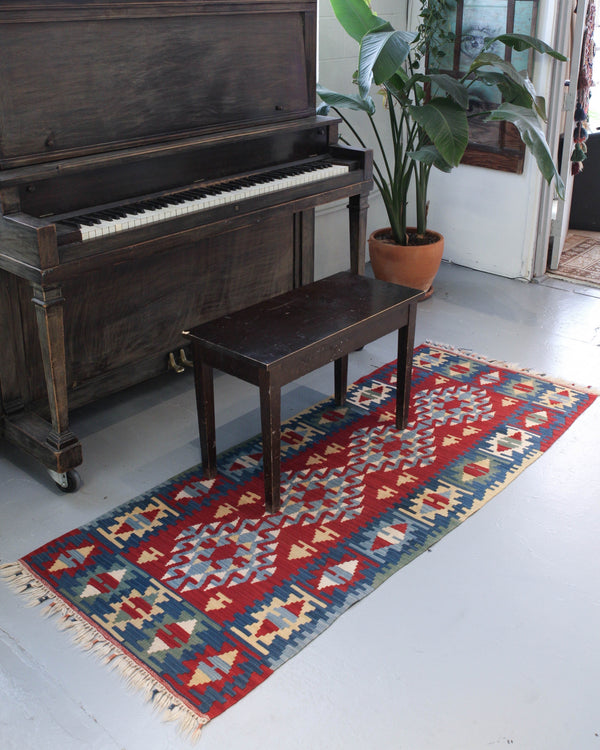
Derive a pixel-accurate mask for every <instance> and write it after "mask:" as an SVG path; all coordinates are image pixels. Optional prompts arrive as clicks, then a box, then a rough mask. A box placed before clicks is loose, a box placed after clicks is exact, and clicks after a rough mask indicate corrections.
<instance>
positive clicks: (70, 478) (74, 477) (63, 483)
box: [48, 469, 81, 492]
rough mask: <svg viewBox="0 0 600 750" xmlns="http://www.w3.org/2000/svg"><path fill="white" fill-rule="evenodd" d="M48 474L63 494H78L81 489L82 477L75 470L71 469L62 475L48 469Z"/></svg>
mask: <svg viewBox="0 0 600 750" xmlns="http://www.w3.org/2000/svg"><path fill="white" fill-rule="evenodd" d="M48 474H50V476H51V477H52V479H53V480H54V482H55V484H56V486H57V487H58V489H59V490H62V491H63V492H77V490H78V489H79V488H80V487H81V477H80V476H79V472H78V471H76V470H75V469H69V471H65V472H62V473H59V472H57V471H52V469H48Z"/></svg>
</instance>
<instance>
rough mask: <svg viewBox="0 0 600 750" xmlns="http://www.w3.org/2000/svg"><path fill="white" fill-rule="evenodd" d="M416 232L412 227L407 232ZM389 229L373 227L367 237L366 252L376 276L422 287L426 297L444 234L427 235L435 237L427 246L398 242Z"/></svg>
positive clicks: (440, 258)
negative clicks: (374, 228) (394, 240)
mask: <svg viewBox="0 0 600 750" xmlns="http://www.w3.org/2000/svg"><path fill="white" fill-rule="evenodd" d="M414 231H416V230H415V229H414V228H413V227H409V228H408V232H414ZM389 233H390V229H389V228H388V229H376V230H375V231H374V232H373V234H372V235H371V236H370V237H369V255H370V257H371V265H372V267H373V273H374V274H375V278H376V279H382V280H383V281H393V282H394V283H395V284H402V285H403V286H409V287H412V288H413V289H422V290H423V291H424V292H427V297H429V296H431V294H433V287H432V285H431V284H432V282H433V280H434V278H435V276H436V274H437V272H438V269H439V267H440V263H441V262H442V255H443V254H444V237H443V236H442V235H441V234H438V233H437V232H431V231H430V230H428V233H429V234H432V235H435V237H437V239H436V241H434V242H431V243H429V244H427V245H397V244H396V243H395V242H392V241H390V239H380V238H379V235H381V236H383V237H386V236H387V237H389Z"/></svg>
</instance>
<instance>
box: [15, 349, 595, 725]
mask: <svg viewBox="0 0 600 750" xmlns="http://www.w3.org/2000/svg"><path fill="white" fill-rule="evenodd" d="M394 369H395V368H394V366H393V364H389V365H386V366H385V367H383V368H381V369H380V370H378V371H376V372H375V373H373V374H372V375H370V376H369V377H367V378H364V379H362V380H361V381H359V382H358V383H357V384H355V385H354V386H352V387H351V389H350V391H349V397H348V403H347V405H346V406H345V407H343V408H340V407H336V406H335V405H334V403H333V402H332V401H326V402H323V403H321V404H319V405H317V406H315V407H312V408H310V409H308V410H307V411H305V412H303V413H301V414H300V415H298V416H296V417H295V418H293V419H291V420H289V421H288V422H287V423H286V424H285V425H284V427H283V432H282V456H283V461H284V462H283V466H282V469H283V482H284V495H283V498H284V505H283V508H282V511H281V512H280V513H278V514H274V515H266V514H265V513H264V507H263V501H262V476H261V446H260V440H259V438H258V437H257V438H255V439H253V440H250V441H248V442H246V443H244V444H242V445H240V446H238V447H236V448H235V449H232V450H229V451H227V452H225V453H223V454H222V455H221V456H220V458H219V471H220V473H219V475H218V477H217V478H216V479H214V480H203V479H202V478H201V475H200V473H199V468H198V467H195V468H194V469H191V470H190V471H188V472H186V473H184V474H181V475H180V476H177V477H175V478H174V479H171V480H169V481H168V482H166V483H165V484H163V485H161V486H159V487H156V488H154V489H153V490H151V491H150V492H147V493H146V494H144V495H141V496H140V497H137V498H135V499H134V500H131V501H130V502H128V503H126V504H124V505H122V506H120V507H118V508H116V509H114V510H113V511H111V512H110V513H107V514H106V515H104V516H102V517H100V518H98V519H96V520H95V521H93V522H92V523H90V524H88V525H87V526H83V527H81V528H79V529H76V530H74V531H70V532H69V533H67V534H64V535H63V536H62V537H60V538H59V539H56V540H54V541H52V542H49V543H48V544H45V545H44V546H43V547H40V548H39V549H37V550H35V551H34V552H32V553H31V554H29V555H26V556H25V557H24V558H22V560H20V561H19V562H17V563H10V564H8V565H5V566H3V569H2V571H1V572H2V575H3V577H4V578H6V579H7V580H8V581H9V583H10V584H11V585H12V586H13V587H14V588H15V589H17V590H18V591H20V592H21V593H22V594H24V595H25V596H26V597H27V598H28V599H29V601H30V602H33V603H40V604H43V605H46V607H47V608H48V610H49V611H50V612H51V613H55V614H57V615H59V616H60V622H61V623H62V626H63V627H68V628H72V630H73V632H74V634H75V636H76V640H77V642H78V643H79V644H81V645H83V646H84V647H86V648H88V649H90V650H92V651H95V652H96V653H97V654H98V655H99V656H101V657H102V658H103V659H104V660H106V661H107V662H110V663H111V664H113V665H114V664H117V665H118V666H119V667H120V668H121V669H122V670H123V672H124V673H125V675H126V676H127V678H128V679H129V680H130V681H131V682H133V683H134V684H137V685H138V686H139V687H140V688H141V689H142V690H144V691H145V693H146V696H147V698H148V700H151V701H153V702H154V703H155V705H156V706H157V707H159V708H161V709H162V710H164V711H165V712H166V713H167V714H168V716H169V718H175V719H179V720H180V721H181V724H182V727H183V729H184V730H186V731H188V732H190V734H192V735H194V734H197V733H198V732H199V730H200V727H201V726H202V725H203V724H205V723H206V722H207V721H209V720H210V719H212V718H214V717H215V716H217V715H218V714H220V713H222V712H223V711H224V710H225V709H226V708H228V707H229V706H231V705H232V704H234V703H235V702H236V701H238V700H239V699H240V698H242V697H243V696H244V695H246V694H247V693H248V692H249V691H250V690H252V689H253V688H255V687H256V686H257V685H259V684H260V683H261V682H262V681H263V680H265V679H266V678H267V677H268V676H269V675H270V674H271V673H272V672H273V671H274V670H275V669H277V667H279V666H280V665H281V664H283V663H284V662H285V661H286V660H287V659H289V658H290V657H292V656H294V655H295V654H296V653H298V651H299V650H300V649H301V648H303V647H304V646H305V645H306V644H308V643H309V642H310V641H311V640H312V639H314V638H315V637H316V636H318V635H319V633H321V632H322V631H323V630H324V629H325V628H327V627H328V626H329V625H331V623H332V622H333V621H334V620H335V619H336V618H337V617H339V616H340V615H341V614H342V613H343V612H344V611H345V610H346V609H348V607H349V606H350V605H351V604H353V603H354V602H356V601H357V600H359V599H361V598H362V597H364V596H365V595H366V594H368V593H369V592H370V591H372V590H373V589H374V588H375V587H377V586H379V585H380V584H381V583H382V582H383V581H385V579H386V578H387V577H388V576H390V575H391V574H392V573H394V572H395V571H397V570H398V569H399V568H401V567H402V566H403V565H405V564H406V563H408V562H410V561H411V560H412V559H413V558H415V557H416V556H417V555H419V554H421V553H422V552H423V551H425V550H426V549H427V548H428V547H430V546H431V545H432V544H434V542H436V541H438V540H439V539H440V538H441V537H442V536H444V534H447V533H448V532H449V531H451V530H452V529H453V528H454V527H456V526H457V525H458V524H459V523H461V522H462V521H464V520H465V519H466V518H467V517H468V516H469V515H471V514H472V513H474V512H475V511H476V510H478V509H479V508H481V507H482V506H483V505H484V504H485V503H486V502H487V501H488V500H490V499H491V498H492V497H493V496H494V495H496V494H497V493H498V492H499V491H500V490H501V489H502V488H503V487H505V486H506V485H507V484H508V483H509V482H511V481H512V480H513V479H514V478H515V477H516V476H517V475H518V474H519V473H520V472H521V471H523V470H524V469H525V468H527V466H529V465H530V464H531V463H532V462H533V461H535V460H536V459H537V458H538V457H539V456H540V455H541V454H542V453H543V452H544V451H545V450H547V449H548V448H549V447H550V446H551V445H552V443H553V442H554V441H555V440H556V439H557V438H558V437H559V436H560V435H561V434H562V433H563V432H564V431H565V430H566V429H567V428H568V427H569V426H570V425H571V424H572V422H573V421H574V420H575V419H576V418H577V417H578V416H579V415H580V414H581V413H582V412H583V411H584V410H585V409H586V408H587V407H588V406H589V405H590V404H591V402H592V401H593V399H594V395H592V394H591V393H590V392H587V391H586V390H585V389H578V388H575V387H571V386H566V385H563V384H559V383H556V382H552V381H551V380H549V379H547V378H545V377H542V376H536V375H534V374H531V373H529V372H526V371H522V370H519V369H517V368H515V367H512V366H506V365H502V364H499V363H497V362H490V361H486V360H484V359H482V358H481V357H478V356H476V355H472V354H468V353H461V352H457V351H454V350H450V349H447V348H445V347H440V346H434V345H424V346H421V347H419V348H418V349H417V350H416V351H415V356H414V369H413V388H412V405H411V412H410V423H409V425H408V428H407V429H406V430H404V431H402V432H398V431H397V430H396V429H395V428H394V426H393V423H394V403H395V388H394ZM574 460H575V459H574Z"/></svg>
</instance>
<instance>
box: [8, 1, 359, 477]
mask: <svg viewBox="0 0 600 750" xmlns="http://www.w3.org/2000/svg"><path fill="white" fill-rule="evenodd" d="M316 23H317V8H316V0H259V1H258V2H256V1H255V0H228V1H226V2H216V1H213V0H145V1H139V0H137V1H136V0H129V1H126V0H122V1H121V0H110V2H109V0H104V2H101V1H99V0H28V1H26V0H10V1H9V0H0V49H1V50H2V54H1V55H0V200H1V208H2V217H1V218H0V393H1V406H0V437H2V438H4V439H5V440H7V441H10V442H11V443H14V444H16V445H18V446H20V447H21V448H23V449H24V450H25V451H27V452H29V453H30V454H31V455H33V456H34V457H35V458H36V459H38V460H39V461H41V462H42V464H43V465H44V466H45V467H46V468H47V469H48V470H49V472H50V474H51V476H52V478H53V479H54V481H56V483H57V484H58V485H59V486H60V487H61V488H63V489H65V490H71V489H74V488H75V487H76V485H77V481H78V477H77V472H75V471H74V467H76V466H78V465H79V464H80V463H81V461H82V451H81V444H80V442H79V440H78V439H77V437H76V436H75V435H74V434H73V432H72V431H71V430H70V428H69V412H70V410H72V409H73V408H75V407H78V406H81V405H83V404H86V403H89V402H91V401H93V400H95V399H98V398H100V397H102V396H104V395H106V394H109V393H111V392H115V391H119V390H121V389H124V388H126V387H128V386H131V385H133V384H134V383H138V382H141V381H142V380H144V379H147V378H149V377H152V376H154V375H156V374H158V373H161V372H164V371H165V370H166V369H167V368H168V366H169V365H168V363H169V358H170V355H172V356H171V363H172V364H175V366H176V367H179V366H180V360H181V356H180V354H179V352H180V350H181V348H182V347H184V346H185V344H186V341H185V340H184V339H183V338H182V336H181V331H182V330H184V329H186V328H189V327H190V326H192V325H196V324H198V323H200V322H202V321H203V320H204V319H209V318H212V317H216V316H219V315H222V314H224V313H226V312H229V311H233V310H236V309H240V308H242V307H244V306H246V305H249V304H251V303H254V302H258V301H260V300H262V299H265V298H268V297H270V296H273V295H275V294H278V293H281V292H284V291H287V290H289V289H291V288H293V287H295V286H298V285H301V284H303V283H306V282H308V281H310V280H312V278H313V229H314V209H315V207H316V206H318V205H320V204H323V203H326V202H330V201H335V200H339V199H345V198H348V199H349V201H348V208H349V222H350V264H351V267H352V269H353V270H354V271H355V272H359V273H360V272H362V271H363V268H364V245H365V224H366V222H365V219H366V210H367V195H368V193H369V191H370V189H371V184H372V182H371V154H370V152H368V151H362V150H360V149H350V148H345V147H343V146H340V145H338V144H337V121H336V120H335V119H333V118H322V117H317V116H315V66H316ZM140 332H143V335H140Z"/></svg>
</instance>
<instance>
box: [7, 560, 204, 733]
mask: <svg viewBox="0 0 600 750" xmlns="http://www.w3.org/2000/svg"><path fill="white" fill-rule="evenodd" d="M0 578H2V579H4V580H5V581H6V583H7V585H8V586H9V588H11V589H12V590H13V591H15V592H16V593H17V594H19V595H20V596H21V597H23V598H24V601H25V602H26V605H25V606H27V607H36V606H42V607H43V608H42V610H41V614H42V615H43V616H44V617H47V618H54V617H56V618H58V621H57V622H55V624H56V625H57V627H58V629H59V630H65V631H70V634H71V636H72V639H73V642H74V644H75V645H76V646H78V647H79V648H81V649H82V650H83V651H87V652H89V653H91V654H92V655H93V656H95V657H99V659H100V661H101V662H104V664H106V665H107V666H108V667H109V668H110V669H115V670H116V671H118V672H119V674H120V675H121V676H122V677H123V679H124V681H125V684H126V685H127V687H131V688H133V689H135V690H136V692H137V691H139V693H140V694H141V695H142V697H143V698H144V699H145V700H146V702H147V703H150V704H152V707H153V708H154V709H155V710H156V712H157V713H158V714H159V717H160V718H161V719H162V720H163V721H173V722H176V723H177V726H178V729H179V731H180V733H181V734H182V735H183V736H184V737H186V738H187V739H189V740H190V741H191V742H196V741H197V740H199V739H200V734H201V732H202V727H203V726H204V725H205V724H207V723H208V722H209V721H210V719H209V717H208V716H204V715H202V714H199V713H198V712H197V711H196V710H194V709H193V708H191V707H190V706H188V705H187V704H186V703H185V701H184V700H183V699H179V698H177V697H176V696H175V695H174V694H173V693H172V692H171V691H170V690H168V689H167V688H165V687H164V686H163V685H162V684H161V682H159V681H158V680H157V679H156V678H155V677H153V676H152V675H151V674H150V673H149V672H148V670H147V669H146V668H145V667H144V665H143V664H141V663H139V662H138V661H137V660H136V659H135V658H133V657H131V656H127V655H126V654H125V653H124V652H123V650H122V649H121V648H120V647H119V646H117V645H116V644H114V643H113V642H112V641H111V640H110V638H109V637H107V636H105V635H102V634H101V633H100V632H99V630H97V628H96V627H95V626H94V625H93V624H91V623H90V622H88V620H87V619H86V618H85V617H83V616H82V615H80V614H78V613H77V612H75V611H74V610H73V609H72V607H71V606H70V605H69V604H68V603H67V602H65V601H64V600H63V599H62V598H61V597H60V596H59V595H58V594H57V593H56V592H55V591H52V590H50V589H49V588H48V587H47V586H46V585H45V584H44V583H42V581H40V580H39V579H38V578H37V577H36V576H35V574H33V573H32V572H31V571H30V570H29V568H28V567H27V565H25V564H24V563H23V562H22V561H21V560H17V562H11V563H4V564H2V565H0ZM44 605H45V607H44Z"/></svg>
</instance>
